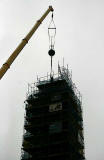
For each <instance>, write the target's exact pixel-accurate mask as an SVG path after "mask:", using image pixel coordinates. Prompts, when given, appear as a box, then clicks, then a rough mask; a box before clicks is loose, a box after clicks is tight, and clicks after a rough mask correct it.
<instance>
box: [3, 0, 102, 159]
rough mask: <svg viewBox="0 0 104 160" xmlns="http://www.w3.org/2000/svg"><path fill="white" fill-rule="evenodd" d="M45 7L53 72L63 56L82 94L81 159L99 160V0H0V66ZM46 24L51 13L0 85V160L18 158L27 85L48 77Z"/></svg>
mask: <svg viewBox="0 0 104 160" xmlns="http://www.w3.org/2000/svg"><path fill="white" fill-rule="evenodd" d="M49 5H52V6H53V8H54V10H55V11H54V21H55V24H56V28H57V34H56V40H55V41H56V42H55V51H56V55H55V56H54V60H53V65H54V71H55V72H57V63H58V61H59V62H60V65H62V61H63V57H64V61H65V64H68V65H69V69H70V70H72V79H73V82H74V83H75V84H76V86H77V88H78V89H79V91H80V92H81V94H82V99H83V118H84V138H85V155H86V159H87V160H104V151H103V148H104V139H103V135H104V125H103V123H104V101H103V99H104V98H103V96H104V84H103V82H104V72H103V69H104V62H103V61H104V1H103V0H35V1H34V0H18V1H17V0H1V1H0V66H1V65H2V64H3V63H4V62H5V60H6V59H7V58H8V57H9V56H10V54H11V53H12V52H13V51H14V49H15V48H16V47H17V45H18V44H19V43H20V42H21V40H22V39H23V38H24V37H25V35H26V34H27V33H28V32H29V30H30V29H31V28H32V26H33V25H34V23H35V22H36V21H37V20H38V19H39V18H40V17H41V15H42V14H43V13H44V12H45V11H46V9H47V8H48V6H49ZM50 19H51V14H49V15H48V17H47V18H46V19H45V20H44V22H43V23H42V25H41V26H40V27H39V29H38V30H37V31H36V34H35V35H34V36H33V37H32V39H31V40H30V41H29V43H28V44H27V46H26V47H25V48H24V49H23V51H22V52H21V54H20V55H19V57H18V58H17V59H16V61H15V62H14V63H13V64H12V66H11V68H10V69H9V70H8V72H7V73H6V74H5V76H4V77H3V79H2V80H1V81H0V102H1V103H0V108H1V110H0V122H1V125H0V160H19V159H20V155H21V146H22V135H23V123H24V113H25V112H24V101H25V98H26V92H27V84H28V83H31V82H35V81H36V78H37V75H39V76H45V75H47V72H50V57H49V56H48V49H49V41H48V32H47V30H48V25H49V23H50Z"/></svg>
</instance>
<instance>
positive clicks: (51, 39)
mask: <svg viewBox="0 0 104 160" xmlns="http://www.w3.org/2000/svg"><path fill="white" fill-rule="evenodd" d="M55 35H56V26H55V23H54V20H53V12H52V16H51V22H50V24H49V27H48V36H49V51H48V54H49V55H50V56H51V73H50V76H51V77H52V61H53V59H52V58H53V56H54V55H55V50H54V45H55Z"/></svg>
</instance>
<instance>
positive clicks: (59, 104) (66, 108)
mask: <svg viewBox="0 0 104 160" xmlns="http://www.w3.org/2000/svg"><path fill="white" fill-rule="evenodd" d="M25 109H26V114H25V122H24V129H25V133H24V135H23V144H22V154H21V160H33V159H35V160H57V159H60V160H76V159H77V160H84V159H85V155H84V137H83V118H82V117H83V115H82V97H81V94H80V92H79V91H78V89H77V88H76V86H75V84H74V83H73V82H72V73H71V72H69V69H68V66H67V68H65V67H64V66H62V67H60V66H59V65H58V74H53V75H51V76H50V75H48V74H47V76H46V77H41V78H37V82H36V83H32V84H28V92H27V97H26V101H25Z"/></svg>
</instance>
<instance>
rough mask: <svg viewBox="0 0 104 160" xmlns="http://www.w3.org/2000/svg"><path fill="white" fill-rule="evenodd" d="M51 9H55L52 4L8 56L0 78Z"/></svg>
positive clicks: (0, 69)
mask: <svg viewBox="0 0 104 160" xmlns="http://www.w3.org/2000/svg"><path fill="white" fill-rule="evenodd" d="M50 11H52V12H53V11H54V10H53V8H52V6H49V8H48V9H47V10H46V12H45V13H44V14H43V16H42V17H41V18H40V19H39V20H38V21H37V22H36V24H35V25H34V26H33V28H32V29H31V30H30V32H29V33H28V34H27V35H26V37H25V38H24V39H22V42H21V43H20V44H19V45H18V47H17V48H16V49H15V50H14V52H13V53H12V54H11V56H10V57H9V58H8V60H7V61H6V62H5V63H4V64H3V66H2V67H1V68H0V79H1V78H2V77H3V75H4V74H5V73H6V71H7V70H8V69H9V68H10V66H11V64H12V63H13V61H14V60H15V59H16V57H17V56H18V55H19V53H20V52H21V50H22V49H23V48H24V47H25V45H26V44H27V43H28V41H29V39H30V38H31V37H32V35H33V34H34V33H35V31H36V30H37V28H38V27H39V26H40V24H41V23H42V21H43V20H44V19H45V17H46V16H47V15H48V13H49V12H50Z"/></svg>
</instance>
